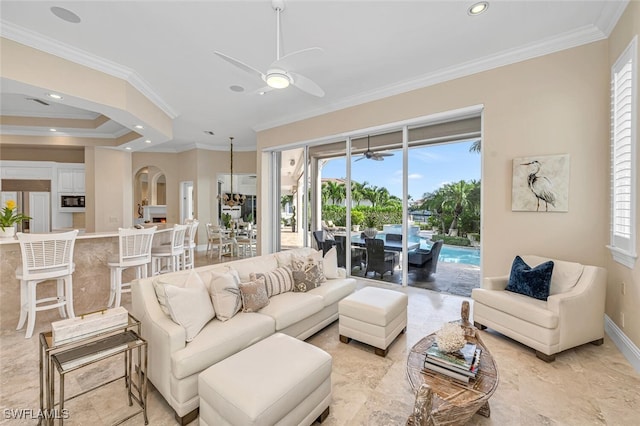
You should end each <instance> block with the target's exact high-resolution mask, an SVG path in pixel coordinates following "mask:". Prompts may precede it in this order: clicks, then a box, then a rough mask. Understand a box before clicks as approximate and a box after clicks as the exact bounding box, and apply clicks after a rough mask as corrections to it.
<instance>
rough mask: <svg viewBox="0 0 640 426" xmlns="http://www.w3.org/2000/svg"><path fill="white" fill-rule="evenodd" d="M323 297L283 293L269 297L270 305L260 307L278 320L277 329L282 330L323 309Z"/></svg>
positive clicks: (261, 310)
mask: <svg viewBox="0 0 640 426" xmlns="http://www.w3.org/2000/svg"><path fill="white" fill-rule="evenodd" d="M323 308H324V302H323V299H322V297H320V296H318V295H313V294H308V293H293V292H288V293H282V294H279V295H277V296H274V297H272V298H271V299H269V305H268V306H265V307H264V308H262V309H260V313H261V314H263V315H268V316H270V317H271V318H273V319H274V320H275V322H276V330H277V331H278V330H282V329H285V328H287V327H289V326H290V325H292V324H295V323H297V322H299V321H302V320H303V319H305V318H307V317H309V316H311V315H313V314H315V313H316V312H319V311H321V310H322V309H323Z"/></svg>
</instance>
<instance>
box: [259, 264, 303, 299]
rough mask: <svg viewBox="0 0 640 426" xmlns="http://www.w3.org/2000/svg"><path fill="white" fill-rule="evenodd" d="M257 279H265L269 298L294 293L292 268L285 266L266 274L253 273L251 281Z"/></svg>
mask: <svg viewBox="0 0 640 426" xmlns="http://www.w3.org/2000/svg"><path fill="white" fill-rule="evenodd" d="M257 278H264V283H265V287H266V289H267V296H268V297H272V296H275V295H276V294H280V293H286V292H288V291H293V274H292V271H291V268H289V267H288V266H283V267H281V268H276V269H274V270H273V271H270V272H266V273H261V272H258V273H251V274H250V275H249V279H250V280H251V281H255V280H256V279H257Z"/></svg>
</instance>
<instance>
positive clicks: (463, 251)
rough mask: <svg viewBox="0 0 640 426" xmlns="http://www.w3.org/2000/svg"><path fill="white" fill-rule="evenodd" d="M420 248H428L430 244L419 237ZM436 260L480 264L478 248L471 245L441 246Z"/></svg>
mask: <svg viewBox="0 0 640 426" xmlns="http://www.w3.org/2000/svg"><path fill="white" fill-rule="evenodd" d="M420 248H422V249H426V250H429V249H430V248H431V245H430V244H427V243H426V242H425V240H422V239H421V240H420ZM438 261H439V262H448V263H464V264H466V265H475V266H480V249H477V248H471V247H469V248H467V247H454V246H442V249H440V256H439V258H438Z"/></svg>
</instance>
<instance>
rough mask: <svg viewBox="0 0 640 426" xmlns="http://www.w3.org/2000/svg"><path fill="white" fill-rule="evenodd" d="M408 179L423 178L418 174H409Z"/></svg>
mask: <svg viewBox="0 0 640 426" xmlns="http://www.w3.org/2000/svg"><path fill="white" fill-rule="evenodd" d="M407 178H408V179H422V178H423V176H422V175H421V174H420V173H409V175H408V176H407Z"/></svg>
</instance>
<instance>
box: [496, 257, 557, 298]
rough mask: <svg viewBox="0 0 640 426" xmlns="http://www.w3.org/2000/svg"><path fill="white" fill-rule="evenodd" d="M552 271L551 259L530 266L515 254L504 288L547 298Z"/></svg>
mask: <svg viewBox="0 0 640 426" xmlns="http://www.w3.org/2000/svg"><path fill="white" fill-rule="evenodd" d="M552 272H553V261H551V260H550V261H548V262H544V263H542V264H540V265H538V266H536V267H534V268H532V267H531V266H529V265H527V264H526V262H525V261H524V260H522V258H521V257H520V256H516V258H515V259H513V264H512V265H511V275H509V284H507V288H506V289H505V290H507V291H512V292H514V293H519V294H524V295H525V296H530V297H534V298H536V299H539V300H547V298H548V297H549V286H550V285H551V273H552Z"/></svg>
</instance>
